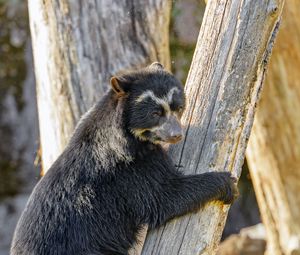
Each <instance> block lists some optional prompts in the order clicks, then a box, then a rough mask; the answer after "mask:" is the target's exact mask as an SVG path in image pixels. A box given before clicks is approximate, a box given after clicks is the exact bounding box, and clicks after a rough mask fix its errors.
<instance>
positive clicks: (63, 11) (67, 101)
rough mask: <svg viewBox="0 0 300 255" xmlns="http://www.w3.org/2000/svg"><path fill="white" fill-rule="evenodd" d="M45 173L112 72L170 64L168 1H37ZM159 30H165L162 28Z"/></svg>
mask: <svg viewBox="0 0 300 255" xmlns="http://www.w3.org/2000/svg"><path fill="white" fill-rule="evenodd" d="M28 3H29V15H30V29H31V35H32V41H33V52H34V60H35V74H36V79H37V98H38V111H39V125H40V140H41V147H42V162H43V169H44V170H45V171H46V170H47V169H48V168H49V167H50V166H51V164H52V163H53V161H54V160H55V159H56V158H57V156H58V155H59V154H60V153H61V152H62V150H63V149H64V147H65V145H66V142H67V141H68V140H69V137H70V135H71V134H72V132H73V129H74V126H75V124H76V123H77V121H78V119H79V118H80V116H81V115H82V114H83V113H84V112H85V111H87V110H88V109H89V108H90V106H91V105H92V104H93V103H95V101H97V100H98V99H99V98H100V97H101V95H102V94H103V92H104V91H105V90H106V88H107V85H108V84H109V83H108V81H109V78H110V76H111V75H113V74H116V73H118V72H120V71H124V70H125V69H131V68H138V67H141V66H145V65H146V64H149V63H150V62H153V61H160V62H161V63H162V64H164V66H165V67H166V68H169V67H170V56H169V38H168V34H169V33H168V32H169V17H170V9H171V2H170V1H164V0H152V1H148V2H147V3H146V2H145V1H141V0H127V1H119V0H110V1H105V0H95V1H81V0H80V1H71V0H29V1H28ZM157 28H159V29H157Z"/></svg>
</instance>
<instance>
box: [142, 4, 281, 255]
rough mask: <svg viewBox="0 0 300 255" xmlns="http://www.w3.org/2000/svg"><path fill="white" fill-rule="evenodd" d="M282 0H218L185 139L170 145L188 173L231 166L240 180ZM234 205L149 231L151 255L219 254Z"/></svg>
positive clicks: (209, 16)
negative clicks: (230, 211) (229, 210)
mask: <svg viewBox="0 0 300 255" xmlns="http://www.w3.org/2000/svg"><path fill="white" fill-rule="evenodd" d="M282 6H283V1H280V0H278V1H275V0H274V1H260V0H253V1H240V0H231V1H230V0H227V1H226V0H211V1H208V5H207V7H206V11H205V15H204V19H203V23H202V27H201V29H200V33H199V37H198V42H197V46H196V50H195V53H194V57H193V61H192V65H191V69H190V72H189V76H188V79H187V82H186V95H187V110H186V112H185V114H184V116H183V123H184V125H185V139H184V141H183V142H182V143H181V144H179V145H177V146H174V147H171V148H170V153H171V155H172V157H173V158H174V159H175V162H176V164H177V165H180V166H182V169H183V171H184V172H185V173H186V174H192V173H203V172H205V171H224V170H226V171H230V172H232V173H233V174H234V175H236V176H237V177H239V175H240V171H241V166H242V164H243V161H244V154H245V149H246V145H247V141H248V138H249V135H250V129H251V126H252V123H253V116H254V109H255V105H256V103H257V100H258V97H259V94H260V90H261V87H262V82H263V78H264V74H265V70H266V64H267V62H268V59H269V55H270V52H271V49H272V46H273V41H274V37H275V35H276V32H277V30H278V22H279V18H280V15H281V11H282ZM227 211H228V206H223V205H221V204H215V205H213V204H211V205H208V206H207V207H206V208H205V209H204V210H203V211H201V212H199V213H197V214H190V215H186V216H184V217H181V218H178V219H175V220H173V221H171V222H170V223H168V224H166V225H165V226H162V227H161V228H159V229H157V230H154V231H152V232H150V233H149V234H148V236H147V239H146V242H145V245H144V248H143V252H142V254H144V255H150V254H153V255H154V254H155V255H175V254H182V255H194V254H207V255H211V254H214V253H215V250H216V248H217V245H218V242H219V240H220V237H221V234H222V230H223V227H224V223H225V220H226V215H227Z"/></svg>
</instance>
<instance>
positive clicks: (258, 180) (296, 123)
mask: <svg viewBox="0 0 300 255" xmlns="http://www.w3.org/2000/svg"><path fill="white" fill-rule="evenodd" d="M299 16H300V2H299V1H298V0H289V1H286V4H285V7H284V10H283V18H282V27H281V29H280V32H279V34H278V39H277V41H276V45H275V47H274V52H273V54H272V58H271V60H270V67H269V70H268V73H267V76H266V84H265V87H264V90H263V92H262V98H261V100H260V102H259V105H258V109H257V113H256V116H255V120H254V124H253V130H252V133H251V136H250V140H249V146H248V149H247V159H248V164H249V167H250V173H251V176H252V179H253V184H254V188H255V191H256V196H257V199H258V202H259V207H260V211H261V216H262V220H263V222H264V224H265V226H266V230H267V241H268V246H267V253H268V254H270V255H280V254H293V255H296V254H300V196H299V193H300V132H299V131H300V113H299V109H300V72H299V67H300V26H299V24H300V22H299Z"/></svg>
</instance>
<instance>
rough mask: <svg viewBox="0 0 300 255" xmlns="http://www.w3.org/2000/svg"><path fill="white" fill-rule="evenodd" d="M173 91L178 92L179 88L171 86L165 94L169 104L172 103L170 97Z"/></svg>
mask: <svg viewBox="0 0 300 255" xmlns="http://www.w3.org/2000/svg"><path fill="white" fill-rule="evenodd" d="M174 92H178V93H179V89H178V88H177V87H174V88H171V89H170V91H169V92H168V94H167V99H168V102H169V104H171V103H172V98H173V94H174Z"/></svg>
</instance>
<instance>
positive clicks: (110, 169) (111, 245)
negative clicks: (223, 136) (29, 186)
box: [11, 63, 237, 255]
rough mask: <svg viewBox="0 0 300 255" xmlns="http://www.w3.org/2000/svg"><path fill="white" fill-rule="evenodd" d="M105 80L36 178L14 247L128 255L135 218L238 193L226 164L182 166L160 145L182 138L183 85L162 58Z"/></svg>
mask: <svg viewBox="0 0 300 255" xmlns="http://www.w3.org/2000/svg"><path fill="white" fill-rule="evenodd" d="M110 84H111V88H110V89H109V90H108V91H107V93H106V94H105V95H104V96H103V98H102V99H101V100H100V101H99V102H98V103H96V104H95V105H94V106H93V107H92V108H91V109H90V110H89V111H88V112H87V113H86V114H85V115H83V117H82V118H81V119H80V121H79V123H78V124H77V126H76V128H75V131H74V133H73V135H72V137H71V138H70V141H69V143H68V145H67V146H66V148H65V150H64V151H63V152H62V153H61V155H60V156H59V157H58V158H57V160H56V161H55V162H54V163H53V165H52V166H51V167H50V169H49V170H48V171H47V172H46V174H45V175H44V176H43V177H42V178H41V179H40V181H39V182H38V184H37V185H36V187H35V188H34V190H33V192H32V194H31V196H30V198H29V200H28V202H27V205H26V208H25V209H24V211H23V213H22V215H21V217H20V219H19V221H18V224H17V226H16V229H15V233H14V237H13V241H12V245H11V254H12V255H69V254H70V255H71V254H77V255H91V254H99V255H111V254H113V255H127V254H128V251H129V250H130V249H131V248H132V247H133V246H134V245H135V244H136V241H137V236H138V234H139V231H140V230H141V228H142V226H144V225H147V226H148V227H149V229H153V228H155V227H158V226H160V225H162V224H164V223H166V222H167V221H168V220H170V219H172V218H174V217H178V216H180V215H183V214H186V213H188V212H193V211H195V210H198V209H199V208H200V207H202V206H204V205H205V204H206V203H207V202H209V201H213V200H218V201H222V202H223V203H225V204H230V203H232V202H233V201H234V199H235V198H236V196H237V187H236V179H235V178H234V177H232V176H231V174H230V173H229V172H206V173H203V174H195V175H184V174H183V173H182V172H181V171H179V170H178V169H177V168H176V167H175V165H174V163H173V162H172V159H171V158H170V157H169V156H168V154H167V152H166V150H165V149H164V145H165V144H170V143H177V142H179V141H180V140H181V139H182V136H183V134H182V133H183V131H182V127H181V124H180V118H181V115H182V112H183V111H184V109H185V95H184V90H183V86H182V85H181V83H180V82H179V81H178V80H177V79H176V78H175V77H174V76H173V75H172V74H171V73H169V72H168V71H166V70H165V69H164V67H163V66H162V65H161V64H160V63H153V64H152V65H150V66H148V67H146V68H144V69H140V70H136V71H132V72H128V73H125V74H121V75H119V76H114V77H112V78H111V81H110Z"/></svg>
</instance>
